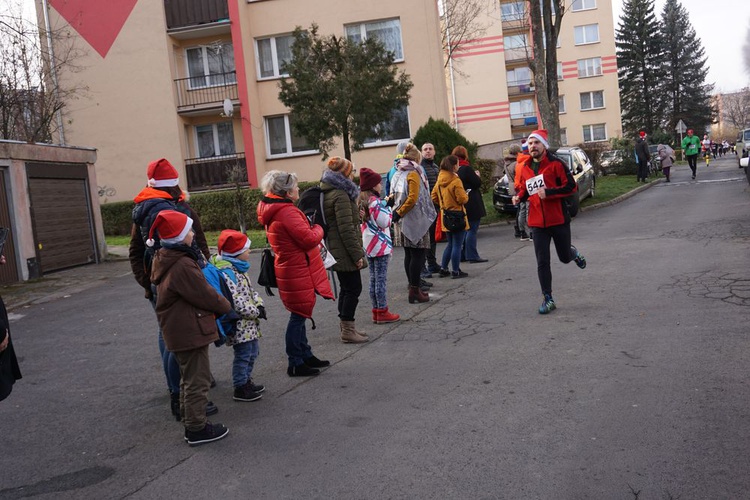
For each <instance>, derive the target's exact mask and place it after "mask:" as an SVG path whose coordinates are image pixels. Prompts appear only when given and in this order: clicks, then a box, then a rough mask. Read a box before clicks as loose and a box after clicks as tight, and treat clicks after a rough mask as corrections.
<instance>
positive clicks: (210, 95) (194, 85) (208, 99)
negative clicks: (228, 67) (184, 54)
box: [174, 71, 238, 111]
mask: <svg viewBox="0 0 750 500" xmlns="http://www.w3.org/2000/svg"><path fill="white" fill-rule="evenodd" d="M174 83H175V85H176V87H177V111H190V110H193V109H197V108H210V107H212V105H215V106H221V104H222V103H223V102H224V99H231V100H236V99H237V98H238V94H237V74H236V72H235V71H230V72H229V73H219V74H215V75H208V76H193V77H190V78H180V79H178V80H175V81H174Z"/></svg>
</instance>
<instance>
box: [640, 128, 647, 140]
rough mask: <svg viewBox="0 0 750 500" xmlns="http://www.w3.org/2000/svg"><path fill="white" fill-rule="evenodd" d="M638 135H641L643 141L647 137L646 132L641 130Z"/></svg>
mask: <svg viewBox="0 0 750 500" xmlns="http://www.w3.org/2000/svg"><path fill="white" fill-rule="evenodd" d="M638 135H640V136H641V139H643V138H644V137H646V131H645V130H641V131H640V132H638Z"/></svg>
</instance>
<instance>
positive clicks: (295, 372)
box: [286, 364, 320, 377]
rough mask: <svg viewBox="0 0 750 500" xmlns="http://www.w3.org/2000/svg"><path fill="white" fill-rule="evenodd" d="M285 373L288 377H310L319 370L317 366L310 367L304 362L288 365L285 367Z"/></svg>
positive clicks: (318, 372)
mask: <svg viewBox="0 0 750 500" xmlns="http://www.w3.org/2000/svg"><path fill="white" fill-rule="evenodd" d="M286 374H287V375H289V376H290V377H310V376H313V375H319V374H320V370H318V369H317V368H310V367H309V366H307V365H305V364H301V365H297V366H290V367H289V368H287V369H286Z"/></svg>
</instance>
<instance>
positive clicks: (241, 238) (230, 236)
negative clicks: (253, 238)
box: [219, 229, 250, 257]
mask: <svg viewBox="0 0 750 500" xmlns="http://www.w3.org/2000/svg"><path fill="white" fill-rule="evenodd" d="M248 248H250V238H248V237H247V235H245V234H243V233H241V232H239V231H235V230H234V229H225V230H223V231H222V232H221V234H220V235H219V255H223V256H226V257H237V256H238V255H240V254H241V253H243V252H244V251H245V250H247V249H248Z"/></svg>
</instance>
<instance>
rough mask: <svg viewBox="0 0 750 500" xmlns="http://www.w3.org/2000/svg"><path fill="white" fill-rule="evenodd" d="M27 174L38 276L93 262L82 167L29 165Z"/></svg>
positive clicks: (88, 204) (93, 242)
mask: <svg viewBox="0 0 750 500" xmlns="http://www.w3.org/2000/svg"><path fill="white" fill-rule="evenodd" d="M27 173H28V178H29V195H30V198H31V217H32V222H33V224H34V240H35V242H36V245H37V255H39V260H40V264H41V270H42V273H47V272H50V271H55V270H58V269H64V268H66V267H72V266H77V265H81V264H88V263H92V262H96V245H95V240H94V231H93V224H92V217H91V209H90V207H91V204H90V202H89V196H88V180H87V179H86V169H85V166H79V165H46V164H42V165H40V164H34V165H33V166H32V165H30V164H29V165H27ZM53 175H54V176H56V177H52V176H53Z"/></svg>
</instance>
